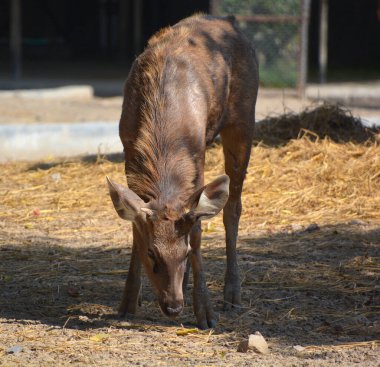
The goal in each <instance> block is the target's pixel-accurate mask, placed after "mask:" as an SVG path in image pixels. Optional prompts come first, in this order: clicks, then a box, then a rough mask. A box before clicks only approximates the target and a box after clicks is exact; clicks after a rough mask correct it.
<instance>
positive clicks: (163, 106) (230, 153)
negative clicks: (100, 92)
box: [120, 15, 258, 327]
mask: <svg viewBox="0 0 380 367" xmlns="http://www.w3.org/2000/svg"><path fill="white" fill-rule="evenodd" d="M257 87H258V70H257V61H256V56H255V51H254V49H253V48H252V46H251V44H250V42H249V41H248V40H247V39H246V38H245V36H244V35H243V34H242V32H241V31H240V30H239V29H238V28H237V27H236V25H235V24H234V20H233V18H231V17H229V18H216V17H211V16H207V15H196V16H193V17H190V18H187V19H184V20H183V21H181V22H179V23H178V24H176V25H175V26H173V27H168V28H165V29H163V30H161V31H160V32H158V33H157V34H156V35H154V36H153V37H152V38H151V39H150V41H149V43H148V46H147V48H146V49H145V51H144V52H143V53H142V54H141V55H140V56H139V57H138V58H137V59H136V61H135V62H134V64H133V66H132V69H131V71H130V74H129V76H128V79H127V81H126V84H125V88H124V101H123V107H122V115H121V118H120V138H121V141H122V143H123V146H124V151H125V170H126V174H127V179H128V185H129V188H130V189H131V190H133V191H134V193H136V194H137V195H138V196H139V197H140V198H141V199H143V200H144V201H145V203H147V204H146V205H147V206H148V208H149V210H152V211H153V212H154V213H155V214H154V216H151V217H150V218H149V219H147V220H146V222H143V221H140V222H136V223H134V246H133V254H132V260H131V266H130V272H129V274H128V280H127V283H126V288H125V292H124V297H123V301H122V304H121V306H120V312H121V313H122V314H124V313H125V312H135V309H136V302H137V295H138V292H139V284H140V283H139V280H138V279H139V274H140V263H143V264H144V267H145V270H146V272H147V274H148V276H149V278H150V279H151V281H152V283H153V284H154V286H155V287H156V289H158V290H159V292H161V293H160V294H161V296H160V298H159V299H160V304H161V305H162V307H163V309H165V307H169V308H171V309H173V308H175V305H179V304H180V302H181V298H182V302H183V296H182V292H181V289H179V284H180V282H182V279H183V277H184V267H185V264H186V253H187V240H186V238H187V234H188V233H189V231H190V230H191V233H190V245H191V248H192V255H191V263H192V267H193V274H194V311H195V314H196V316H197V321H198V325H199V326H200V327H208V326H212V325H213V324H214V322H215V320H214V316H213V312H212V308H211V305H210V302H209V298H208V293H207V288H206V286H205V279H204V276H203V272H202V260H201V255H200V241H201V235H200V224H199V221H198V222H197V219H194V217H191V218H193V219H191V218H190V217H183V214H184V213H185V212H186V211H187V210H188V208H189V207H190V206H191V205H193V203H192V200H193V199H194V193H195V192H196V191H197V190H199V189H200V188H201V187H202V186H203V185H204V182H203V170H204V159H205V150H206V146H207V145H208V144H210V143H211V142H212V141H213V139H214V138H215V137H216V135H218V134H219V133H220V134H221V136H222V142H223V149H224V154H225V159H226V173H227V174H228V176H229V177H230V185H229V191H230V197H229V199H228V202H227V204H226V206H225V209H224V214H223V216H224V224H225V227H226V245H227V250H226V252H227V271H226V285H225V301H226V305H227V306H228V305H232V304H238V303H239V302H240V280H239V272H238V267H237V260H236V250H235V246H236V237H237V228H238V223H239V217H240V212H241V191H242V186H243V181H244V177H245V171H246V167H247V165H248V161H249V156H250V149H251V141H252V134H253V127H254V114H255V103H256V97H257ZM218 182H219V181H218ZM211 191H212V190H211ZM215 195H216V196H218V195H220V193H218V191H217V190H216V191H215ZM195 196H197V195H195ZM198 199H199V195H198V196H197V200H198ZM181 218H182V219H181ZM184 218H185V219H186V220H187V221H186V220H185V219H184ZM181 223H182V224H181ZM178 226H182V227H181V228H185V229H186V231H187V232H186V233H182V232H183V231H182V230H179V229H178V228H179V227H178ZM152 251H153V252H154V254H153V253H152ZM137 252H138V253H139V256H138V257H137V256H136V254H137ZM149 256H150V257H152V256H154V258H155V259H154V260H152V259H150V258H149ZM152 261H153V262H152ZM158 265H159V267H160V268H159V269H158V270H157V266H158ZM154 266H156V268H155V267H154ZM160 269H161V270H160ZM156 270H157V271H156ZM185 279H186V276H185ZM168 305H169V306H168ZM178 310H179V308H178ZM174 313H175V312H173V314H174Z"/></svg>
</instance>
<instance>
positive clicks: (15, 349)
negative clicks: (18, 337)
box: [7, 345, 23, 354]
mask: <svg viewBox="0 0 380 367" xmlns="http://www.w3.org/2000/svg"><path fill="white" fill-rule="evenodd" d="M22 349H23V348H22V346H21V345H14V346H12V347H10V348H9V349H8V350H7V353H8V354H16V353H20V352H22Z"/></svg>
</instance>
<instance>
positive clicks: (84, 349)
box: [0, 96, 380, 367]
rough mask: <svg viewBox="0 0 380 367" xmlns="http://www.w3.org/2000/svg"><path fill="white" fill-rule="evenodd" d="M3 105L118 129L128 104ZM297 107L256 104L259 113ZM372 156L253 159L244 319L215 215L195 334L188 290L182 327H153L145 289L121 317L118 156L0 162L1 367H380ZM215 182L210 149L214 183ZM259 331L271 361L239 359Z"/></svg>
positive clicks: (333, 153) (378, 231) (326, 147)
mask: <svg viewBox="0 0 380 367" xmlns="http://www.w3.org/2000/svg"><path fill="white" fill-rule="evenodd" d="M264 99H265V102H264ZM12 103H13V105H12ZM12 103H8V104H7V105H4V104H1V105H0V106H1V107H0V112H2V113H0V116H1V121H2V122H3V121H5V120H6V122H10V121H14V122H17V121H20V120H25V119H28V118H29V119H30V120H29V121H30V122H32V121H68V120H71V119H77V120H78V119H79V120H81V119H83V120H84V121H87V120H98V119H117V118H118V116H119V113H120V111H119V109H120V103H121V100H120V99H119V98H113V99H106V100H102V99H95V100H92V101H87V102H83V103H79V102H78V103H76V102H72V104H70V103H68V102H65V104H64V105H61V104H60V103H59V102H57V103H56V104H54V103H52V102H49V104H46V105H45V104H44V103H41V102H38V103H37V102H34V104H33V102H32V101H28V102H27V103H23V104H21V105H20V104H19V105H17V103H16V102H14V101H13V102H12ZM66 103H67V105H66ZM304 103H306V104H308V103H309V102H307V101H306V102H305V101H303V102H302V101H299V100H298V99H297V98H295V97H286V98H285V99H281V98H279V97H278V96H277V97H276V98H275V97H266V98H264V97H263V98H262V99H261V107H259V108H258V110H259V111H258V115H259V118H260V114H261V115H262V116H264V115H265V114H269V113H274V112H276V113H281V112H283V111H284V109H285V110H286V109H291V110H295V111H297V110H299V109H301V108H303V107H304ZM259 105H260V99H259ZM263 105H265V106H266V107H265V108H264V107H263ZM12 106H13V113H12ZM368 113H373V111H372V110H370V111H368ZM4 116H5V117H4ZM12 116H13V118H14V119H13V120H12ZM36 116H39V118H38V119H37V118H36ZM379 157H380V147H379V146H378V144H375V143H373V144H351V143H346V144H337V143H334V142H331V141H328V140H324V141H317V142H311V141H309V140H308V139H307V138H303V139H300V140H295V141H290V142H288V144H286V145H285V146H282V147H279V146H262V145H258V146H256V147H255V148H254V149H253V151H252V158H251V163H250V167H249V170H248V176H247V180H246V184H245V190H244V194H243V206H244V212H243V215H242V220H241V224H240V237H239V241H238V251H239V264H240V271H241V275H242V292H243V293H242V308H241V309H240V310H235V311H233V312H230V313H227V312H224V311H222V306H223V296H222V290H223V277H224V269H225V258H224V236H223V226H222V221H221V216H220V215H219V216H218V217H217V218H215V219H213V220H211V221H210V222H208V223H204V224H203V245H202V248H203V256H204V261H205V269H206V279H207V284H208V287H209V290H210V294H211V299H212V302H213V304H214V305H215V310H216V312H217V314H218V325H217V326H216V328H215V329H213V330H206V331H199V330H193V329H194V328H195V324H194V322H195V320H194V316H193V314H192V300H191V288H192V287H191V284H190V286H189V292H188V294H187V296H186V307H185V311H184V313H183V315H181V316H180V317H179V318H178V320H176V321H171V320H169V319H167V318H165V317H164V316H163V315H162V314H161V312H160V311H159V309H158V305H157V303H156V302H155V297H154V295H153V292H152V290H151V288H150V286H149V284H148V282H147V281H146V280H144V285H143V292H142V305H141V307H140V309H139V311H138V314H137V315H136V316H134V317H129V318H127V319H125V320H119V319H117V318H116V316H115V309H116V308H117V305H118V302H119V301H120V297H121V293H122V289H123V283H124V281H125V277H126V273H127V270H128V261H129V256H130V250H131V234H130V227H129V225H128V224H126V223H125V222H123V221H122V220H120V219H118V217H117V215H116V214H115V212H114V210H113V208H112V204H111V202H110V199H109V197H108V194H107V191H106V186H105V180H104V177H105V175H109V176H110V177H112V178H113V179H115V180H116V181H119V182H123V181H124V178H123V164H122V162H121V157H120V156H118V155H116V156H113V157H108V158H109V159H101V158H99V157H98V158H97V159H93V158H91V157H84V158H82V159H76V160H71V159H66V160H63V161H57V162H55V161H54V162H51V161H50V162H34V163H23V162H14V163H7V164H1V165H0V169H1V172H2V175H1V176H0V335H1V338H0V366H26V365H28V366H51V365H52V364H55V365H58V366H68V365H77V366H83V365H94V366H129V365H131V366H132V365H140V366H169V365H170V366H276V367H280V366H281V367H282V366H318V367H322V366H369V367H375V366H380V288H379V275H380V214H379V213H380V158H379ZM222 171H223V161H222V154H221V148H220V146H215V147H213V148H212V149H210V150H209V151H208V153H207V170H206V178H207V180H211V179H212V178H214V177H215V176H216V175H218V174H220V173H221V172H222ZM191 331H192V332H191ZM256 331H259V332H260V333H261V334H262V335H263V336H264V338H265V339H266V340H267V342H268V344H269V350H270V353H269V354H267V355H262V354H258V353H255V352H254V351H248V352H247V353H239V352H237V351H236V349H237V346H238V344H239V343H240V342H241V341H242V340H244V339H245V338H247V336H248V335H249V334H253V333H255V332H256Z"/></svg>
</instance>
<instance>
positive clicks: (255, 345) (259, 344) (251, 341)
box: [248, 331, 269, 354]
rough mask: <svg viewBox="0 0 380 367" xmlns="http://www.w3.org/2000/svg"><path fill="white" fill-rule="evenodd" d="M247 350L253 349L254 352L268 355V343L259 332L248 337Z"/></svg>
mask: <svg viewBox="0 0 380 367" xmlns="http://www.w3.org/2000/svg"><path fill="white" fill-rule="evenodd" d="M248 348H249V349H253V350H254V351H255V352H259V353H261V354H268V353H269V348H268V343H267V342H266V340H265V339H264V337H263V336H262V335H261V333H260V332H259V331H256V332H255V333H254V334H251V335H250V336H249V338H248Z"/></svg>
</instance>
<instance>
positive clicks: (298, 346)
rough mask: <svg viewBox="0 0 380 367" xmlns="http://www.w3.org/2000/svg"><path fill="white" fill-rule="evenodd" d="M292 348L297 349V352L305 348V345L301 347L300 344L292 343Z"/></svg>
mask: <svg viewBox="0 0 380 367" xmlns="http://www.w3.org/2000/svg"><path fill="white" fill-rule="evenodd" d="M293 348H294V349H295V350H296V351H297V352H302V351H304V350H305V347H303V346H302V345H294V346H293Z"/></svg>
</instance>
